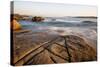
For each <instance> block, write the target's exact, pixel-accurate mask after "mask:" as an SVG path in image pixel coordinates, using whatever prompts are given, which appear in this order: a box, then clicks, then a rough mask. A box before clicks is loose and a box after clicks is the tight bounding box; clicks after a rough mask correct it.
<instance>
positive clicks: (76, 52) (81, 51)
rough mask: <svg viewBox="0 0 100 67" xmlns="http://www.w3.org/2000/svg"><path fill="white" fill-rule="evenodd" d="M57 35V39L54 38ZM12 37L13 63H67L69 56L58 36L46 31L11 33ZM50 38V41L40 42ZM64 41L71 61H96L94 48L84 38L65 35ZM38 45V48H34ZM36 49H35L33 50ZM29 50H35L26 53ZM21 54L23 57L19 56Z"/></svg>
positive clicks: (62, 39) (62, 40) (61, 39)
mask: <svg viewBox="0 0 100 67" xmlns="http://www.w3.org/2000/svg"><path fill="white" fill-rule="evenodd" d="M56 37H58V38H57V39H55V38H56ZM13 38H14V44H13V45H14V46H13V49H14V53H13V56H14V58H13V59H14V60H13V65H34V64H53V63H69V60H68V58H69V56H68V53H67V51H66V47H65V40H64V38H62V37H60V36H53V35H48V34H46V33H32V32H29V33H23V34H18V33H17V34H16V33H14V34H13ZM49 40H52V43H51V42H50V43H47V44H44V45H43V46H41V45H42V43H44V42H47V41H49ZM66 42H67V45H68V50H69V53H70V55H71V56H70V58H71V59H70V60H71V62H83V61H96V60H97V53H96V49H95V48H94V47H92V46H91V43H89V42H87V41H86V40H85V38H81V37H78V36H75V35H67V36H66ZM38 46H41V47H39V48H38V49H36V48H37V47H38ZM35 49H36V50H35ZM30 50H35V51H33V52H32V53H31V54H26V53H28V52H29V51H30ZM22 55H29V56H25V57H24V58H22V59H21V58H20V57H21V56H22Z"/></svg>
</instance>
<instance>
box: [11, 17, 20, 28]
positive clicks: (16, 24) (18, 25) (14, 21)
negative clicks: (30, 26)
mask: <svg viewBox="0 0 100 67" xmlns="http://www.w3.org/2000/svg"><path fill="white" fill-rule="evenodd" d="M11 24H12V25H11V29H13V30H20V29H21V25H20V24H19V23H18V22H17V21H16V20H15V19H14V20H12V22H11Z"/></svg>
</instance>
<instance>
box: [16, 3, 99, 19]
mask: <svg viewBox="0 0 100 67" xmlns="http://www.w3.org/2000/svg"><path fill="white" fill-rule="evenodd" d="M14 13H17V14H22V15H32V16H45V17H63V16H97V7H96V6H92V5H91V6H90V5H78V4H61V3H45V2H31V1H14Z"/></svg>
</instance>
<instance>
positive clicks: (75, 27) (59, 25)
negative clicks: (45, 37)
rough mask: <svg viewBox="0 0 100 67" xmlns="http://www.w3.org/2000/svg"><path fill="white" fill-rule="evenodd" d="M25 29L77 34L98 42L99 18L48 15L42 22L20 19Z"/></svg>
mask: <svg viewBox="0 0 100 67" xmlns="http://www.w3.org/2000/svg"><path fill="white" fill-rule="evenodd" d="M19 23H20V24H21V25H22V28H23V29H27V30H32V31H33V32H40V33H41V32H46V33H48V34H56V35H76V36H80V37H84V38H86V39H87V40H89V41H91V42H93V43H94V44H97V18H93V17H90V18H89V17H46V18H45V20H44V21H42V22H33V21H31V20H20V21H19Z"/></svg>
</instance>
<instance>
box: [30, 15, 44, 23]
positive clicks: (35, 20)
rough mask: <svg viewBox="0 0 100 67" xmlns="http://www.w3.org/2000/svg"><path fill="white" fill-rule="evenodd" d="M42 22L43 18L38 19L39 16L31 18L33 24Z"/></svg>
mask: <svg viewBox="0 0 100 67" xmlns="http://www.w3.org/2000/svg"><path fill="white" fill-rule="evenodd" d="M43 20H44V18H43V17H40V16H35V17H33V18H32V21H34V22H41V21H43Z"/></svg>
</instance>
